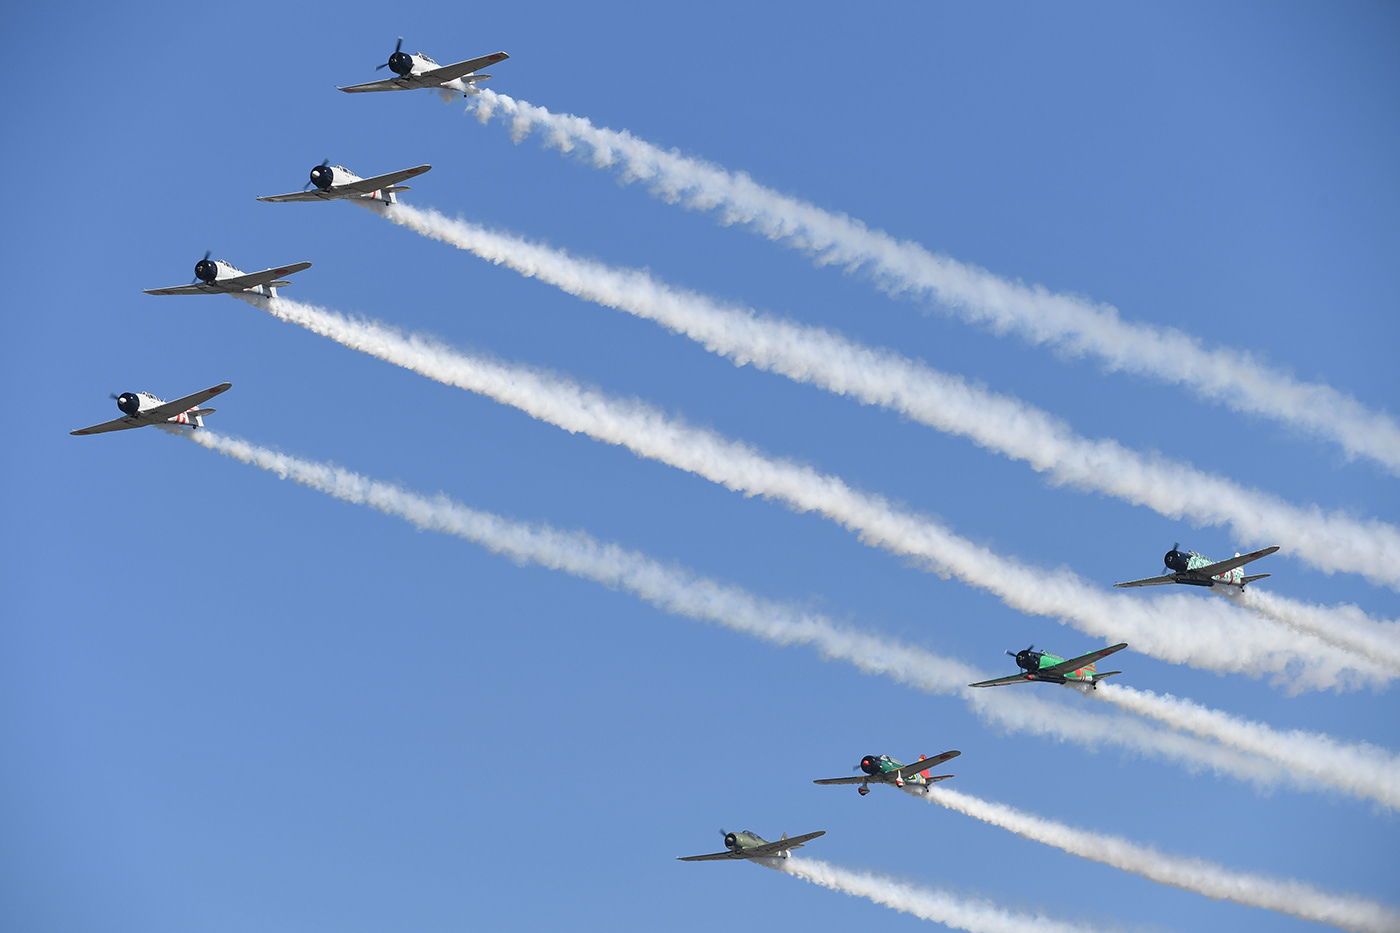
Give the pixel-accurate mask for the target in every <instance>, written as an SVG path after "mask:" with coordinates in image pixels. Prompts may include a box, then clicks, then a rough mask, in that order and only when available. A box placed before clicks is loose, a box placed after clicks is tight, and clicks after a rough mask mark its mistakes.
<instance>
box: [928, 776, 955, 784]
mask: <svg viewBox="0 0 1400 933" xmlns="http://www.w3.org/2000/svg"><path fill="white" fill-rule="evenodd" d="M950 777H954V775H951V774H935V775H934V776H933V777H931V778H929V779H928V782H929V783H930V784H937V783H938V782H939V781H946V780H948V778H950Z"/></svg>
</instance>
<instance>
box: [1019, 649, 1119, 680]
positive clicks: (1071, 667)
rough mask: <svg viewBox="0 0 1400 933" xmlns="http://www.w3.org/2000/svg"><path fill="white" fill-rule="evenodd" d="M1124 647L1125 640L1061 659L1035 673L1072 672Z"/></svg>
mask: <svg viewBox="0 0 1400 933" xmlns="http://www.w3.org/2000/svg"><path fill="white" fill-rule="evenodd" d="M1126 647H1128V643H1127V642H1126V641H1125V642H1120V643H1119V644H1116V645H1111V646H1110V647H1108V648H1100V649H1099V650H1098V651H1091V652H1089V653H1088V654H1082V655H1080V656H1079V657H1077V658H1070V659H1069V660H1068V661H1061V662H1060V663H1059V664H1056V665H1055V666H1054V667H1047V668H1042V669H1041V670H1039V671H1037V672H1036V673H1038V674H1069V673H1073V672H1074V671H1077V670H1079V669H1080V668H1081V667H1088V666H1089V665H1090V664H1093V663H1094V662H1095V661H1097V660H1099V659H1100V658H1106V657H1108V656H1109V655H1110V654H1113V653H1114V652H1117V651H1122V650H1123V649H1124V648H1126Z"/></svg>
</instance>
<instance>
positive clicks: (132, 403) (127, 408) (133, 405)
mask: <svg viewBox="0 0 1400 933" xmlns="http://www.w3.org/2000/svg"><path fill="white" fill-rule="evenodd" d="M117 407H118V408H119V409H121V412H122V414H124V415H131V416H133V417H135V415H136V414H137V413H138V412H139V411H141V400H140V399H139V398H137V397H136V393H135V392H123V393H122V394H121V395H118V396H117Z"/></svg>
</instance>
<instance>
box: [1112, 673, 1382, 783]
mask: <svg viewBox="0 0 1400 933" xmlns="http://www.w3.org/2000/svg"><path fill="white" fill-rule="evenodd" d="M1091 693H1092V694H1093V695H1094V697H1096V698H1097V699H1101V700H1104V701H1106V702H1108V703H1112V704H1114V705H1115V706H1118V707H1120V708H1121V709H1126V710H1129V711H1131V712H1134V713H1137V714H1138V715H1140V716H1148V717H1151V718H1152V719H1156V720H1158V721H1160V722H1164V723H1166V724H1167V725H1169V726H1171V727H1172V728H1173V729H1181V730H1184V731H1186V732H1191V733H1193V734H1195V735H1199V736H1202V737H1206V738H1211V739H1215V740H1216V741H1217V742H1220V743H1221V744H1222V745H1225V746H1226V747H1228V748H1234V749H1238V750H1239V751H1242V752H1245V753H1246V754H1250V755H1257V756H1259V757H1260V758H1263V759H1264V760H1265V761H1273V762H1274V763H1276V764H1278V765H1279V766H1281V767H1285V768H1288V769H1290V770H1292V771H1295V772H1297V773H1299V774H1305V775H1307V776H1309V777H1312V778H1316V779H1317V780H1318V781H1320V782H1322V783H1324V784H1328V785H1330V786H1332V787H1337V788H1340V789H1342V790H1345V791H1347V792H1348V793H1351V794H1354V795H1356V796H1358V797H1369V798H1371V799H1373V800H1376V801H1378V802H1380V803H1382V804H1384V805H1385V806H1387V807H1390V808H1391V809H1392V810H1400V760H1397V759H1396V757H1395V755H1394V754H1392V753H1391V752H1389V751H1387V750H1386V749H1383V748H1379V747H1377V746H1375V745H1371V744H1369V743H1366V742H1361V743H1358V744H1347V743H1343V742H1338V741H1337V740H1336V739H1334V738H1332V737H1331V736H1328V735H1322V734H1320V733H1316V732H1304V731H1303V730H1301V729H1293V730H1290V731H1288V732H1279V731H1277V730H1275V729H1273V728H1271V727H1269V726H1267V725H1265V724H1264V723H1260V722H1251V721H1249V720H1244V719H1238V718H1236V717H1234V716H1230V715H1229V714H1227V713H1223V712H1221V711H1219V710H1213V709H1209V708H1207V707H1204V706H1201V705H1200V704H1198V703H1194V702H1192V701H1191V700H1187V699H1183V698H1181V697H1175V696H1172V695H1171V694H1169V693H1168V694H1160V695H1159V694H1156V693H1153V692H1152V691H1151V690H1135V689H1133V688H1132V687H1125V686H1122V685H1121V684H1100V685H1099V687H1098V688H1097V689H1095V690H1093V691H1091Z"/></svg>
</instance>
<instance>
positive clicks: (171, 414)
mask: <svg viewBox="0 0 1400 933" xmlns="http://www.w3.org/2000/svg"><path fill="white" fill-rule="evenodd" d="M232 387H233V383H231V382H221V383H219V384H218V385H216V386H211V387H210V388H208V389H205V390H204V391H202V392H196V393H195V394H194V395H186V396H185V397H184V398H177V399H176V400H175V401H173V402H164V401H161V400H160V399H158V398H156V397H155V396H154V395H152V394H151V393H149V392H123V393H122V394H121V395H113V396H112V398H114V399H116V400H117V408H118V409H120V410H121V412H122V417H121V418H118V419H117V420H115V421H104V422H102V423H101V424H94V425H93V426H92V427H90V428H79V429H78V430H76V431H69V432H68V433H69V434H79V435H81V434H106V433H107V432H108V431H126V430H128V429H130V428H144V427H146V426H147V425H150V424H162V425H173V424H183V425H188V426H189V427H191V428H202V427H204V416H205V415H212V414H213V413H214V409H212V408H200V407H199V406H200V405H202V404H204V403H205V402H207V401H209V400H210V399H211V398H213V397H214V396H216V395H219V394H220V393H223V392H227V391H228V390H229V389H230V388H232Z"/></svg>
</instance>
